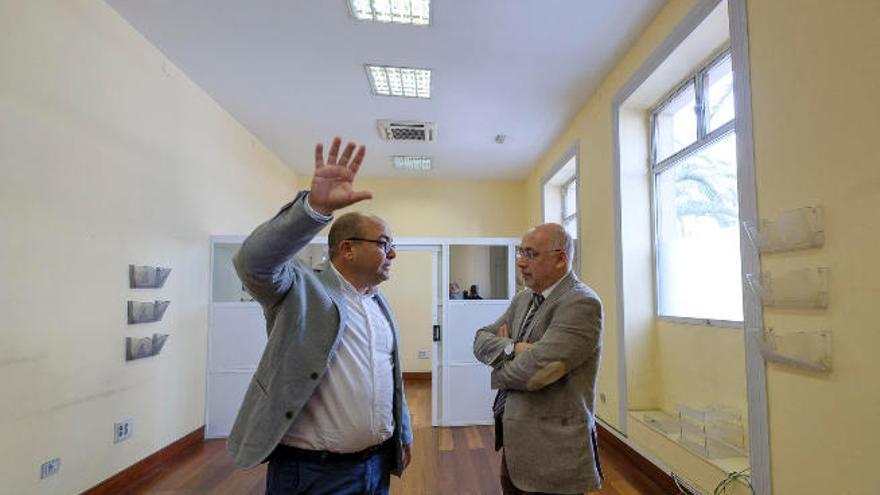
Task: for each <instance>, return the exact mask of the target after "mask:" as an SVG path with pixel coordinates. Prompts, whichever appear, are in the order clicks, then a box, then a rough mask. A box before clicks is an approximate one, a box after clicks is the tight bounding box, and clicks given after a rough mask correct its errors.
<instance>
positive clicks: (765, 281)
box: [746, 267, 831, 309]
mask: <svg viewBox="0 0 880 495" xmlns="http://www.w3.org/2000/svg"><path fill="white" fill-rule="evenodd" d="M830 271H831V269H830V268H827V267H821V268H802V269H799V270H794V271H790V272H787V273H785V274H783V275H779V276H774V275H773V274H772V273H771V272H762V273H761V275H760V276H756V275H754V274H751V273H750V274H747V275H746V282H747V283H748V285H749V288H750V289H751V290H752V292H753V293H754V294H755V295H756V296H758V297H759V298H760V299H761V303H762V304H763V305H764V306H766V307H772V308H823V309H824V308H827V307H828V276H829V273H830Z"/></svg>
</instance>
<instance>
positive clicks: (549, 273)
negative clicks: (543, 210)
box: [516, 223, 574, 292]
mask: <svg viewBox="0 0 880 495" xmlns="http://www.w3.org/2000/svg"><path fill="white" fill-rule="evenodd" d="M573 249H574V243H573V242H572V239H571V236H570V235H568V233H567V232H566V231H565V229H564V228H562V226H561V225H559V224H558V223H545V224H543V225H538V226H537V227H535V228H533V229H531V230H529V231H528V232H526V235H524V236H523V238H522V242H521V243H520V247H519V251H518V252H517V259H516V266H517V267H518V268H519V269H520V273H521V274H522V278H523V283H525V285H526V287H528V288H529V289H531V290H533V291H535V292H541V291H543V290H544V289H546V288H547V287H550V286H552V285H553V284H554V283H556V281H557V280H559V279H560V278H562V277H563V276H564V275H565V274H566V273H568V272H569V270H571V258H572V251H573Z"/></svg>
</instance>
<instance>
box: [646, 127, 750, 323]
mask: <svg viewBox="0 0 880 495" xmlns="http://www.w3.org/2000/svg"><path fill="white" fill-rule="evenodd" d="M656 209H657V253H658V260H657V268H658V291H659V311H660V314H661V315H664V316H681V317H692V318H706V319H715V320H732V321H741V320H742V318H743V313H742V284H741V273H740V271H741V262H740V246H739V208H738V201H737V187H736V135H735V134H734V133H730V134H728V135H727V136H725V137H724V138H723V139H721V140H719V141H717V142H715V143H712V144H710V145H708V146H706V147H705V148H703V149H702V150H700V151H699V152H697V153H694V154H692V155H690V156H688V157H687V158H685V159H683V160H682V161H681V162H679V163H676V164H674V165H673V166H671V167H669V168H668V169H666V170H664V171H663V172H660V173H659V174H657V175H656Z"/></svg>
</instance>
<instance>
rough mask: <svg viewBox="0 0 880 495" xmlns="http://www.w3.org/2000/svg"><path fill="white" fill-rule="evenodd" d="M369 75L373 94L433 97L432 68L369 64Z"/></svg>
mask: <svg viewBox="0 0 880 495" xmlns="http://www.w3.org/2000/svg"><path fill="white" fill-rule="evenodd" d="M367 77H368V78H369V79H370V86H372V88H373V94H377V95H381V96H405V97H408V98H430V97H431V70H430V69H414V68H410V67H387V66H382V65H368V66H367Z"/></svg>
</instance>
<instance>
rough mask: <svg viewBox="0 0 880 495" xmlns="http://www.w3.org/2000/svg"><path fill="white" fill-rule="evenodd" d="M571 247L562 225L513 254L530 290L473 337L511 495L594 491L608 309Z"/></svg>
mask: <svg viewBox="0 0 880 495" xmlns="http://www.w3.org/2000/svg"><path fill="white" fill-rule="evenodd" d="M572 253H573V242H572V239H571V236H569V235H568V234H567V233H566V232H565V229H563V228H562V226H561V225H559V224H554V223H550V224H544V225H539V226H537V227H535V228H533V229H532V230H530V231H529V232H527V233H526V235H525V236H524V237H523V238H522V244H521V245H520V246H518V247H517V248H516V255H517V261H516V264H517V267H518V268H519V269H520V271H521V273H522V278H523V282H524V283H525V285H526V287H527V289H526V290H523V291H521V292H520V293H518V294H517V295H516V296H515V297H514V298H513V301H512V302H511V304H510V306H509V307H508V308H507V311H506V312H505V313H504V314H503V315H502V316H501V318H499V319H498V321H496V322H495V323H493V324H491V325H489V326H486V327H484V328H481V329H479V330H478V331H477V334H476V336H475V338H474V356H476V358H477V359H479V360H480V361H481V362H483V363H485V364H487V365H489V366H492V368H493V370H492V388H495V389H498V395H497V397H496V399H495V403H494V405H493V408H492V409H493V413H494V414H495V448H496V450H497V449H499V448H502V447H503V448H504V451H503V455H502V458H501V487H502V490H503V492H504V493H505V495H510V494H523V493H557V494H574V493H578V494H582V493H584V492H586V491H593V490H598V489H599V487H600V479H601V476H602V475H601V469H600V467H599V453H598V450H597V444H596V433H595V420H594V418H593V411H594V409H593V403H594V398H595V386H596V375H597V373H598V369H599V353H600V348H601V340H602V303H601V302H600V300H599V297H598V296H597V295H596V293H595V292H593V290H592V289H590V288H589V287H587V286H586V285H585V284H584V283H583V282H581V281H580V280H578V278H577V277H576V276H575V274H574V273H573V272H572V271H571V258H572Z"/></svg>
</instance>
